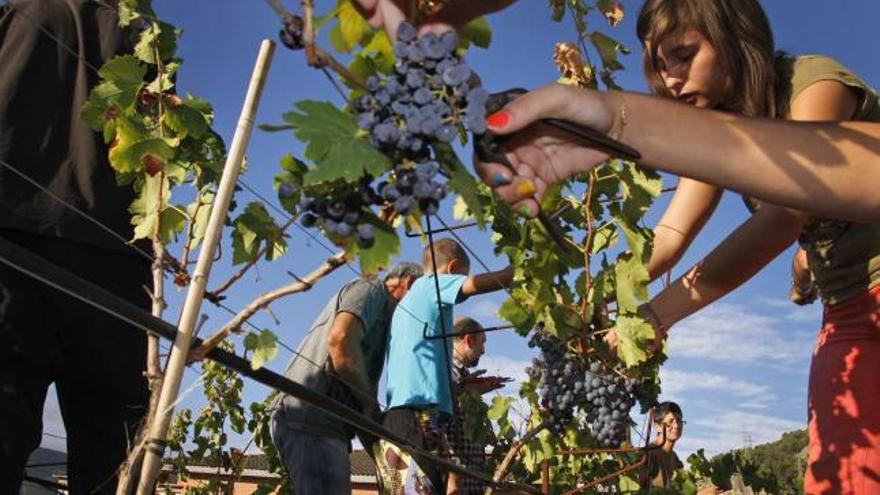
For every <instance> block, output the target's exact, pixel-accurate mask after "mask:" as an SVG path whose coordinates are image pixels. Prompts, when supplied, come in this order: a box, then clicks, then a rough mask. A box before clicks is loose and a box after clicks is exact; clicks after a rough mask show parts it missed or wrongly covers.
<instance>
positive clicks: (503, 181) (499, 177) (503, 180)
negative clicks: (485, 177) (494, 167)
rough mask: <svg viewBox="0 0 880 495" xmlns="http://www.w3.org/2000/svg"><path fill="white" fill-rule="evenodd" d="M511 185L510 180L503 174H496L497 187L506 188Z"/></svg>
mask: <svg viewBox="0 0 880 495" xmlns="http://www.w3.org/2000/svg"><path fill="white" fill-rule="evenodd" d="M508 184H510V179H509V178H508V177H507V176H506V175H504V174H503V173H501V172H498V173H497V174H495V185H496V186H506V185H508Z"/></svg>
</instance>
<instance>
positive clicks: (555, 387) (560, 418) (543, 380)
mask: <svg viewBox="0 0 880 495" xmlns="http://www.w3.org/2000/svg"><path fill="white" fill-rule="evenodd" d="M529 347H537V348H538V349H540V350H541V355H540V356H538V357H537V358H535V359H534V360H533V361H532V366H530V367H529V368H527V369H526V372H527V373H528V375H529V378H531V379H532V380H537V381H538V395H540V397H541V402H542V403H543V406H544V407H546V408H547V412H546V416H547V421H548V422H549V425H550V428H551V429H552V430H553V431H555V432H556V433H557V434H562V433H563V432H564V431H565V429H566V427H568V425H569V424H570V423H571V422H572V420H573V419H574V415H575V408H576V407H577V406H578V405H579V404H582V403H584V402H585V400H586V398H585V397H584V395H585V394H584V383H583V381H582V377H583V376H584V367H583V364H582V362H581V361H580V360H578V359H573V356H572V355H571V354H569V353H567V352H566V348H565V344H563V343H562V341H560V340H559V339H557V338H555V337H552V336H550V335H547V334H545V333H544V332H541V331H536V332H535V333H534V334H533V335H532V338H531V339H529Z"/></svg>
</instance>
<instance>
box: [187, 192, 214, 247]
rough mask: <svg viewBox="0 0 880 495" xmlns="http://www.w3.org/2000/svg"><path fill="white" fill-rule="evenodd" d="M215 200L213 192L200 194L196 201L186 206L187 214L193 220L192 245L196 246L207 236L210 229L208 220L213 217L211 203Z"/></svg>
mask: <svg viewBox="0 0 880 495" xmlns="http://www.w3.org/2000/svg"><path fill="white" fill-rule="evenodd" d="M213 202H214V195H213V194H212V193H204V194H200V195H199V197H198V198H197V199H196V201H195V202H193V203H191V204H190V205H189V206H187V207H186V214H187V215H189V218H190V222H192V224H193V225H192V229H191V230H192V246H191V248H193V249H194V248H196V247H197V246H198V245H199V244H201V242H202V239H204V238H205V232H207V230H208V220H209V219H210V218H211V205H212V204H213Z"/></svg>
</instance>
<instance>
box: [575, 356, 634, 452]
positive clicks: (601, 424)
mask: <svg viewBox="0 0 880 495" xmlns="http://www.w3.org/2000/svg"><path fill="white" fill-rule="evenodd" d="M582 383H583V390H584V392H585V395H584V398H585V399H586V407H585V408H584V410H585V411H586V412H587V422H589V423H590V427H591V429H592V432H593V438H595V439H596V441H597V442H598V443H599V445H602V446H605V447H618V446H620V444H621V443H623V442H624V441H626V440H627V431H628V430H629V422H630V419H629V413H630V410H631V409H632V408H633V406H634V405H635V403H636V398H635V396H634V393H635V387H636V381H635V380H632V379H624V378H623V377H622V376H620V375H617V374H616V373H606V372H604V370H603V369H602V366H601V365H600V364H599V363H598V362H594V363H592V364H591V365H590V369H589V370H588V371H587V372H586V373H584V377H583V382H582Z"/></svg>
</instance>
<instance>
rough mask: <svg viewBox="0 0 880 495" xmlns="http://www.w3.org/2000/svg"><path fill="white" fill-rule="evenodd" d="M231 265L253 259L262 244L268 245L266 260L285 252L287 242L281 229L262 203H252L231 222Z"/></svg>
mask: <svg viewBox="0 0 880 495" xmlns="http://www.w3.org/2000/svg"><path fill="white" fill-rule="evenodd" d="M232 226H233V231H232V263H233V264H234V265H238V264H241V263H246V262H248V261H251V260H252V259H254V258H255V257H256V256H257V254H258V253H259V252H260V248H261V247H262V246H263V243H266V244H268V246H269V249H267V250H266V260H268V261H272V260H274V259H277V258H279V257H281V256H282V255H283V254H284V253H285V252H286V251H287V241H286V240H285V239H284V233H283V232H282V231H281V227H279V226H278V224H276V223H275V220H274V219H273V218H272V217H271V216H270V215H269V212H268V211H266V207H265V206H263V204H262V203H257V202H253V203H250V204H248V205H247V206H246V207H245V210H244V212H243V213H242V214H241V215H239V216H238V217H237V218H236V219H235V220H234V221H233V222H232Z"/></svg>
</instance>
